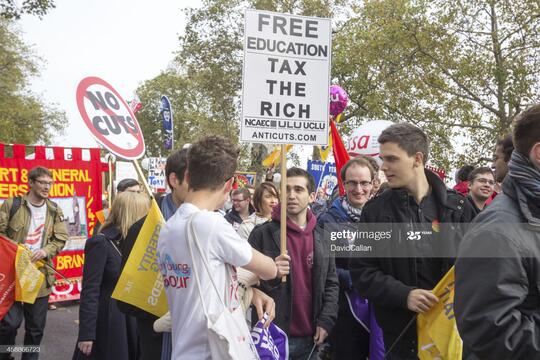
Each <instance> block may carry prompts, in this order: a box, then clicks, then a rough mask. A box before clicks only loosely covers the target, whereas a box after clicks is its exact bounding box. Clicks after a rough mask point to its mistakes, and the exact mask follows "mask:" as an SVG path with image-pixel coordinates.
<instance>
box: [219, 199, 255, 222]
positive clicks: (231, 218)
mask: <svg viewBox="0 0 540 360" xmlns="http://www.w3.org/2000/svg"><path fill="white" fill-rule="evenodd" d="M254 212H255V208H254V207H253V205H251V204H249V215H251V214H253V213H254ZM225 220H227V221H228V222H229V224H231V225H234V223H237V224H241V223H243V222H244V220H242V217H241V216H240V214H238V211H236V210H235V209H234V208H232V209H231V210H230V211H229V212H228V213H227V214H225Z"/></svg>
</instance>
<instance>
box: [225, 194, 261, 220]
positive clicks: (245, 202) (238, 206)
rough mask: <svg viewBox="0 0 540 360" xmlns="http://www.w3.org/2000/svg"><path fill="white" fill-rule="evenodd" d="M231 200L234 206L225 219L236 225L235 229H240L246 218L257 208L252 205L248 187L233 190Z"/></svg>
mask: <svg viewBox="0 0 540 360" xmlns="http://www.w3.org/2000/svg"><path fill="white" fill-rule="evenodd" d="M231 201H232V204H233V207H232V209H231V210H230V211H229V212H228V213H227V214H226V215H225V220H227V221H228V222H229V223H230V224H231V225H232V226H233V227H234V230H238V228H239V227H240V225H241V224H242V223H243V222H244V220H246V219H247V218H248V217H249V216H250V215H251V214H253V213H254V212H255V208H254V207H253V205H251V193H250V192H249V190H248V189H247V188H239V189H236V190H233V191H232V192H231Z"/></svg>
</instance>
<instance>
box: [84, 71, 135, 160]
mask: <svg viewBox="0 0 540 360" xmlns="http://www.w3.org/2000/svg"><path fill="white" fill-rule="evenodd" d="M77 107H78V108H79V112H80V114H81V116H82V118H83V120H84V123H85V124H86V126H87V127H88V129H90V132H91V133H92V135H93V136H94V137H95V138H96V140H97V141H98V142H99V143H100V144H102V145H103V146H105V148H107V149H108V150H109V151H110V152H112V153H114V154H115V155H117V156H119V157H122V158H124V159H129V160H132V159H138V158H140V157H141V156H143V154H144V151H145V146H144V138H143V134H142V131H141V128H140V126H139V123H138V122H137V119H136V118H135V115H133V112H132V111H131V109H130V108H129V106H128V105H127V103H126V102H125V101H124V99H122V97H121V96H120V94H118V92H117V91H116V90H115V89H114V88H113V87H112V86H111V85H110V84H109V83H108V82H106V81H105V80H103V79H100V78H98V77H95V76H89V77H87V78H84V79H83V80H81V82H80V83H79V86H77Z"/></svg>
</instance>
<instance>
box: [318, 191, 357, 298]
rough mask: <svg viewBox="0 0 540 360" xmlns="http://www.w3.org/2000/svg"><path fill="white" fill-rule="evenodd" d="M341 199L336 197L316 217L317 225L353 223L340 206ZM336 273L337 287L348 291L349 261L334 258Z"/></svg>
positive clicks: (349, 279) (349, 283) (350, 284)
mask: <svg viewBox="0 0 540 360" xmlns="http://www.w3.org/2000/svg"><path fill="white" fill-rule="evenodd" d="M342 201H343V198H342V197H338V198H337V199H335V200H334V202H333V203H332V206H330V208H329V209H328V210H326V211H325V212H323V213H322V214H320V215H319V216H318V217H317V224H318V225H319V226H320V227H321V228H324V224H328V223H350V222H354V221H353V220H352V219H351V218H350V217H349V215H347V212H346V211H345V209H344V208H343V205H341V202H342ZM336 272H337V275H338V279H339V285H340V288H341V289H342V290H349V289H350V288H351V287H352V281H351V275H350V274H349V259H347V258H338V257H336Z"/></svg>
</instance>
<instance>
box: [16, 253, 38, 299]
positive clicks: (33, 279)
mask: <svg viewBox="0 0 540 360" xmlns="http://www.w3.org/2000/svg"><path fill="white" fill-rule="evenodd" d="M31 256H32V253H31V252H30V251H28V249H26V248H25V247H24V246H22V245H18V246H17V255H16V258H15V300H16V301H22V302H24V303H28V304H33V303H34V302H35V301H36V297H37V295H38V293H39V289H40V288H41V284H43V281H45V275H43V273H42V272H41V271H39V270H38V268H37V267H36V264H35V263H33V262H32V260H31Z"/></svg>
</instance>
